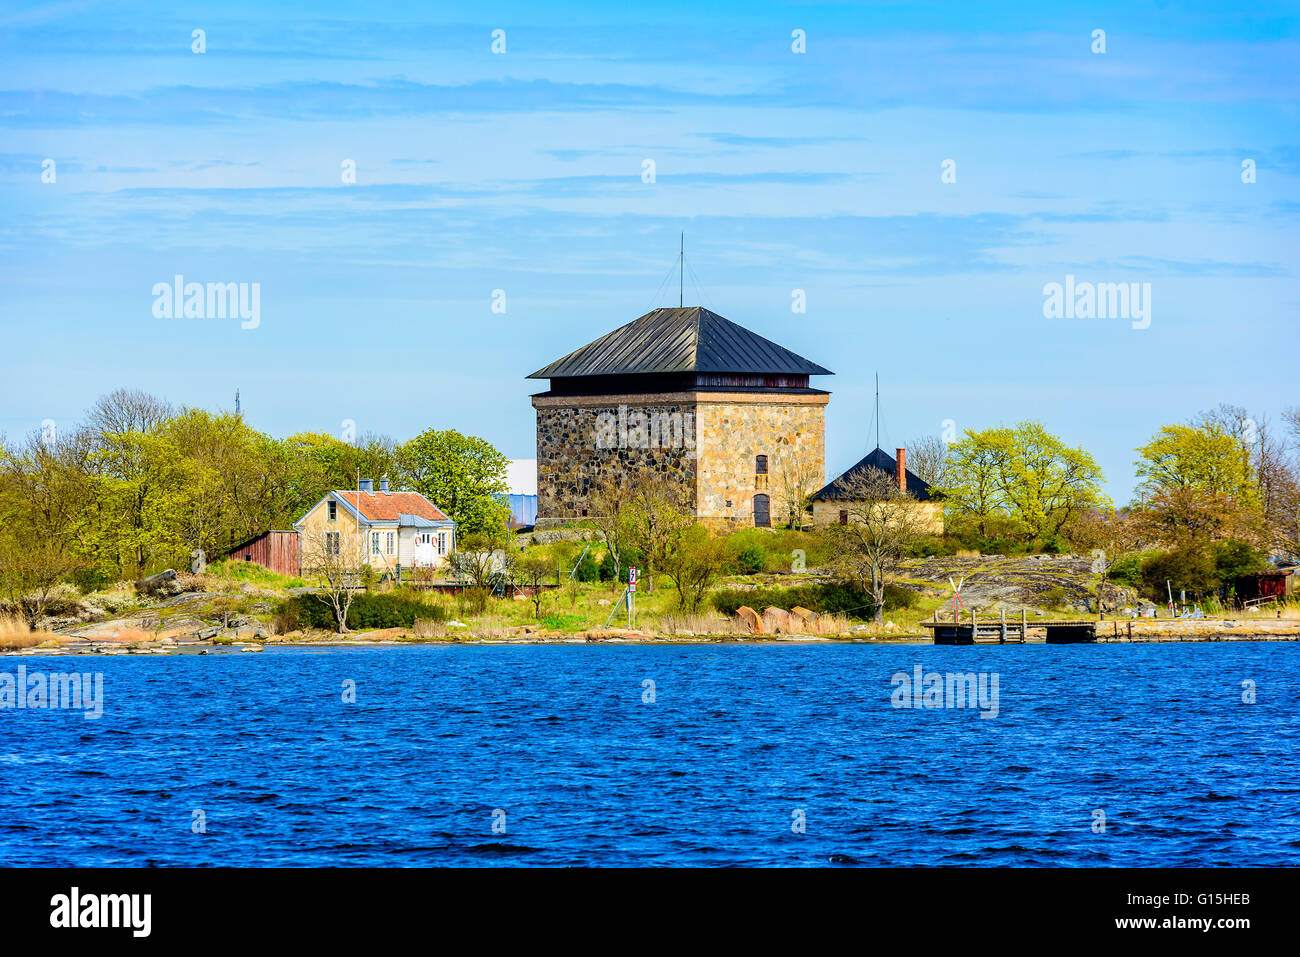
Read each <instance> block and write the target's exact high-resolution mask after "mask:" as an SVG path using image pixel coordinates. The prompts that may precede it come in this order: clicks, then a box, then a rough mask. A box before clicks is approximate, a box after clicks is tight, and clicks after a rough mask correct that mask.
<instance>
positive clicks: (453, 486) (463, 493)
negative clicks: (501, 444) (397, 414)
mask: <svg viewBox="0 0 1300 957" xmlns="http://www.w3.org/2000/svg"><path fill="white" fill-rule="evenodd" d="M397 459H398V461H399V463H400V466H401V472H402V477H403V481H404V483H405V484H406V486H407V487H409V488H411V489H413V490H414V491H417V492H419V493H420V494H422V495H423V496H424V497H425V498H427V499H429V500H430V501H431V502H433V503H434V504H435V505H437V506H438V507H439V508H441V509H442V510H443V511H444V512H446V513H447V515H448V516H449V517H450V518H452V519H453V520H454V521H455V522H456V524H457V527H458V529H459V531H460V534H479V533H482V534H491V535H495V534H497V533H498V531H499V530H501V529H503V528H504V527H505V523H506V521H507V519H508V517H509V514H510V507H509V505H508V504H507V503H506V502H505V501H504V499H503V496H504V495H505V494H506V491H507V488H506V467H507V465H508V464H509V460H508V459H507V458H506V457H505V456H504V455H502V454H501V453H500V452H498V451H497V450H496V449H495V448H493V446H492V445H491V444H490V443H489V442H487V441H486V440H484V439H481V438H478V437H477V436H473V435H461V434H460V433H459V432H457V431H455V430H454V429H442V430H439V429H428V430H427V431H425V432H421V433H420V434H419V435H417V436H416V437H415V438H413V439H411V440H410V441H409V442H407V443H406V444H404V445H402V446H401V448H400V449H399V450H398V452H397Z"/></svg>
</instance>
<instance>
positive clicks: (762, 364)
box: [528, 306, 834, 379]
mask: <svg viewBox="0 0 1300 957" xmlns="http://www.w3.org/2000/svg"><path fill="white" fill-rule="evenodd" d="M665 372H721V373H727V372H732V373H755V374H758V373H768V374H778V375H779V374H785V375H834V373H833V372H831V371H830V370H829V369H826V368H824V367H822V366H819V365H818V364H817V363H815V362H810V361H808V360H807V359H805V358H804V357H803V356H800V355H796V354H795V353H793V352H791V351H790V350H789V349H786V348H784V347H782V346H778V345H777V344H776V343H775V342H772V341H771V340H770V339H764V338H763V337H762V336H760V335H758V334H757V333H753V332H750V331H749V330H748V329H746V328H745V327H744V326H738V325H736V323H734V322H732V321H731V320H730V319H724V318H723V317H722V316H720V315H718V314H717V313H716V312H711V311H710V310H708V309H705V308H704V307H703V306H686V307H684V308H678V309H655V310H653V311H651V312H647V313H646V314H645V315H644V316H641V317H640V318H639V319H633V320H632V321H631V322H629V323H628V324H627V325H625V326H620V327H619V328H617V329H615V330H614V331H613V332H610V333H607V334H606V335H603V336H601V337H600V338H599V339H596V340H594V341H592V342H589V343H587V344H586V345H585V346H583V347H582V348H581V349H577V350H575V351H574V352H570V353H569V354H568V355H567V356H564V357H563V358H562V359H556V360H555V361H554V362H552V363H551V364H550V365H548V366H545V367H544V368H541V369H538V370H537V371H536V372H534V373H533V374H532V375H530V376H529V377H528V378H530V379H559V378H567V377H570V376H589V375H636V374H639V373H665Z"/></svg>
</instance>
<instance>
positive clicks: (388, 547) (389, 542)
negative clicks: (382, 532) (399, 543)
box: [384, 532, 396, 555]
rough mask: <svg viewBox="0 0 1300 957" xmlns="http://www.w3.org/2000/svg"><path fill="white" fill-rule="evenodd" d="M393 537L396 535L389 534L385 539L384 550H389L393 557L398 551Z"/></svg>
mask: <svg viewBox="0 0 1300 957" xmlns="http://www.w3.org/2000/svg"><path fill="white" fill-rule="evenodd" d="M393 535H394V533H393V532H389V533H388V534H387V536H385V538H384V548H385V549H386V550H387V552H388V554H390V555H392V554H393V553H394V552H395V551H396V549H395V548H394V547H393Z"/></svg>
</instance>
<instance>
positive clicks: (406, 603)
mask: <svg viewBox="0 0 1300 957" xmlns="http://www.w3.org/2000/svg"><path fill="white" fill-rule="evenodd" d="M469 591H473V589H469ZM416 618H425V619H429V620H433V621H443V620H445V619H446V611H445V610H444V609H443V607H442V606H441V605H438V604H430V603H429V602H426V601H424V600H423V599H422V598H420V597H419V596H418V595H413V594H407V593H403V592H387V593H374V592H361V593H359V594H357V595H355V596H353V598H352V607H351V608H349V609H348V628H349V629H366V628H410V627H412V626H414V624H415V619H416ZM276 623H277V627H284V630H286V631H295V630H297V629H298V628H328V629H329V630H331V631H333V630H335V629H336V628H337V622H336V621H335V618H334V609H333V608H332V607H331V606H329V605H327V604H326V603H325V602H323V601H321V600H320V599H319V598H317V597H316V596H315V595H295V596H294V597H293V598H289V599H286V600H285V601H284V602H283V603H282V604H281V605H280V608H279V609H278V613H277V616H276Z"/></svg>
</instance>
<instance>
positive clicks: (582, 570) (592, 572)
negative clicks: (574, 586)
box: [573, 552, 613, 582]
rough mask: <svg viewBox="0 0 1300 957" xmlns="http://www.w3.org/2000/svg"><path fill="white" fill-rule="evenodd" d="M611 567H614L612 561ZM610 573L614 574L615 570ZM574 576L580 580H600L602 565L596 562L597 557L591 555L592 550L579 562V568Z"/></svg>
mask: <svg viewBox="0 0 1300 957" xmlns="http://www.w3.org/2000/svg"><path fill="white" fill-rule="evenodd" d="M610 568H611V569H612V568H613V564H612V563H611V565H610ZM610 574H611V575H612V574H613V572H612V571H611V572H610ZM573 577H574V578H576V579H577V580H578V581H580V582H598V581H600V566H599V565H598V564H596V559H594V558H592V557H591V552H587V554H586V555H585V556H584V557H583V559H582V561H581V562H579V563H578V569H577V571H575V572H574V573H573Z"/></svg>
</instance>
